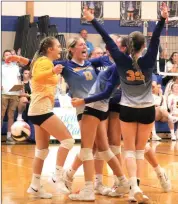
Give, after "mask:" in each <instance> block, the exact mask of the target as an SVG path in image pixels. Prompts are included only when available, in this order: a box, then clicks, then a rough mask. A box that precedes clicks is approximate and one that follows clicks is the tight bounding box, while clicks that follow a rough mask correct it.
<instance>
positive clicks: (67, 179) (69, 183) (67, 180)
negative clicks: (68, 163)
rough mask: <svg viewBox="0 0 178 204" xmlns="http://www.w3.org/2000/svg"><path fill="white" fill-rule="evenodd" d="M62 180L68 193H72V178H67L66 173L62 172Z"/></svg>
mask: <svg viewBox="0 0 178 204" xmlns="http://www.w3.org/2000/svg"><path fill="white" fill-rule="evenodd" d="M63 179H64V181H65V185H66V187H67V188H68V190H69V191H70V193H72V182H73V180H74V179H73V178H71V177H69V176H68V175H67V171H64V173H63Z"/></svg>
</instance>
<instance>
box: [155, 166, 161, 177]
mask: <svg viewBox="0 0 178 204" xmlns="http://www.w3.org/2000/svg"><path fill="white" fill-rule="evenodd" d="M161 169H162V168H161V167H160V165H158V166H157V167H156V168H154V170H155V172H156V174H157V175H160V174H161V173H162V172H161Z"/></svg>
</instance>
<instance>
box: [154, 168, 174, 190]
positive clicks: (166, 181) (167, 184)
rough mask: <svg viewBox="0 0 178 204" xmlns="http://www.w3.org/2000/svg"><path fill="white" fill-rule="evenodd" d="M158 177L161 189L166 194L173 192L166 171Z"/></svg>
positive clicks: (162, 171)
mask: <svg viewBox="0 0 178 204" xmlns="http://www.w3.org/2000/svg"><path fill="white" fill-rule="evenodd" d="M157 177H158V179H159V181H160V184H161V187H162V189H163V190H164V192H169V191H170V190H171V181H170V180H169V178H168V176H167V175H166V172H165V170H164V169H161V174H159V175H157Z"/></svg>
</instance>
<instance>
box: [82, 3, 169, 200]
mask: <svg viewBox="0 0 178 204" xmlns="http://www.w3.org/2000/svg"><path fill="white" fill-rule="evenodd" d="M84 16H85V18H86V20H88V21H91V22H92V24H93V26H94V27H95V28H96V30H97V31H98V32H99V33H100V34H101V36H102V37H103V40H104V42H105V43H106V45H107V47H108V50H109V52H110V53H111V56H112V57H113V59H114V61H115V63H116V65H117V68H118V71H119V75H120V79H121V87H122V97H121V102H120V104H121V107H120V120H121V131H122V135H123V139H124V149H125V158H126V166H127V170H128V173H129V177H130V179H129V181H130V186H131V190H130V192H131V194H132V195H133V197H134V198H135V199H136V200H137V201H138V202H139V203H140V202H143V192H142V191H141V189H140V188H139V187H138V184H137V177H136V175H137V172H139V171H141V169H142V167H143V159H144V149H145V145H146V142H147V139H148V137H149V135H150V133H151V129H152V125H153V121H154V117H155V108H154V105H153V104H154V103H153V98H152V93H151V74H152V69H153V65H154V63H155V61H156V56H157V52H158V46H159V38H160V34H161V31H162V29H163V27H164V23H165V19H166V18H168V8H167V6H166V4H165V3H163V4H162V11H161V19H160V21H159V22H158V24H157V25H156V28H155V30H154V32H153V36H152V38H151V42H150V45H149V48H148V50H147V53H146V54H145V55H144V56H143V57H142V51H143V49H144V47H145V38H144V36H143V35H142V34H141V33H139V32H133V33H131V34H130V35H129V48H130V53H131V56H127V55H124V54H123V53H122V52H120V51H119V49H118V48H117V45H116V44H115V43H114V42H113V40H112V39H111V38H110V37H109V35H108V34H107V32H106V31H105V30H104V29H103V28H102V27H101V25H100V24H99V23H98V22H97V21H96V20H95V19H94V16H93V15H92V14H91V13H90V12H89V11H88V10H87V9H85V10H84ZM131 135H132V136H131Z"/></svg>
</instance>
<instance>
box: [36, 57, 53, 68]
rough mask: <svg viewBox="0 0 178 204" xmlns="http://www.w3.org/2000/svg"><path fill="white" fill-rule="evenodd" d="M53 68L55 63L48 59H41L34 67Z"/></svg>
mask: <svg viewBox="0 0 178 204" xmlns="http://www.w3.org/2000/svg"><path fill="white" fill-rule="evenodd" d="M49 65H50V66H53V63H52V61H51V60H49V59H48V58H47V57H39V58H38V59H37V60H36V62H35V63H34V66H43V67H47V66H49Z"/></svg>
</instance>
